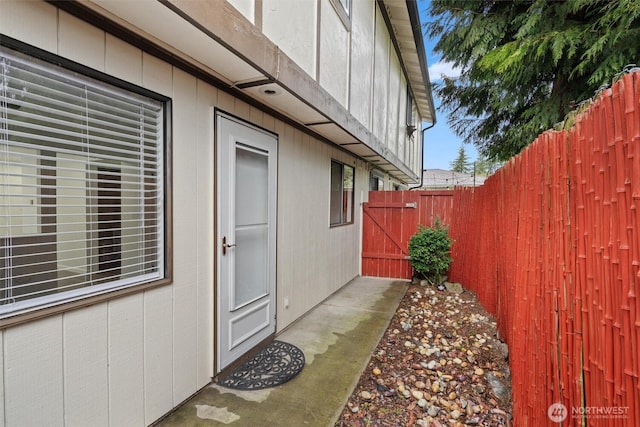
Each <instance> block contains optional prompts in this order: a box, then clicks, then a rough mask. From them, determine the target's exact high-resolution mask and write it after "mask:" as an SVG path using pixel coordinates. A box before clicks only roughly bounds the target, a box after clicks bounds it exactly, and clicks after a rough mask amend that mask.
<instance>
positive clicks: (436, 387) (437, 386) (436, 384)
mask: <svg viewBox="0 0 640 427" xmlns="http://www.w3.org/2000/svg"><path fill="white" fill-rule="evenodd" d="M439 390H440V383H439V382H438V381H434V382H433V384H431V391H432V392H434V393H437V392H438V391H439Z"/></svg>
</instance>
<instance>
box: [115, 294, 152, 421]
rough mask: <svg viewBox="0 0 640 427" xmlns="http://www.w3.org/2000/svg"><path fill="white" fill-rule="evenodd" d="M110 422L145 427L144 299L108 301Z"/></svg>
mask: <svg viewBox="0 0 640 427" xmlns="http://www.w3.org/2000/svg"><path fill="white" fill-rule="evenodd" d="M108 305H109V320H108V323H109V325H108V331H109V350H108V351H109V422H110V425H112V426H139V425H143V424H144V390H143V387H144V355H143V352H144V346H143V338H144V330H143V316H142V309H143V295H142V294H135V295H130V296H127V297H124V298H119V299H115V300H113V301H109V303H108Z"/></svg>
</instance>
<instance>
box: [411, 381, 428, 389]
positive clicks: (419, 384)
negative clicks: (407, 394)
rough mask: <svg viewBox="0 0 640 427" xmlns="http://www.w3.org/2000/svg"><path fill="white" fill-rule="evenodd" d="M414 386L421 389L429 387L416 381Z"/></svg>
mask: <svg viewBox="0 0 640 427" xmlns="http://www.w3.org/2000/svg"><path fill="white" fill-rule="evenodd" d="M414 385H415V387H416V388H421V389H422V388H426V387H427V385H426V384H425V383H424V382H422V381H416V383H415V384H414Z"/></svg>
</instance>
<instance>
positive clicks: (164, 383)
mask: <svg viewBox="0 0 640 427" xmlns="http://www.w3.org/2000/svg"><path fill="white" fill-rule="evenodd" d="M143 309H144V402H145V405H144V421H145V424H150V423H152V422H153V421H155V420H157V419H158V418H160V417H161V416H162V415H163V414H165V413H167V412H168V411H170V410H171V408H172V407H173V353H172V352H171V351H169V349H171V348H172V344H173V317H172V316H171V315H170V313H171V312H172V309H173V307H172V289H171V287H168V286H167V287H162V288H157V289H153V290H151V291H149V292H145V294H144V307H143Z"/></svg>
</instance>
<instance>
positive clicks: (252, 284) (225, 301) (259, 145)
mask: <svg viewBox="0 0 640 427" xmlns="http://www.w3.org/2000/svg"><path fill="white" fill-rule="evenodd" d="M216 123H217V126H216V128H217V135H216V136H217V144H218V147H217V167H218V173H217V182H218V234H217V256H218V281H217V283H218V288H217V336H218V340H217V349H218V350H217V358H216V360H217V362H216V364H217V370H218V372H219V371H220V370H222V369H224V368H225V367H226V366H228V365H229V364H230V363H231V362H233V361H234V360H236V359H237V358H238V357H240V356H242V355H243V354H244V353H246V352H247V351H249V350H251V349H252V348H253V347H254V346H256V345H257V344H258V343H260V342H261V341H262V340H264V339H265V338H267V337H268V336H269V335H271V334H273V333H274V332H275V326H276V325H275V290H276V287H275V286H276V268H275V266H276V179H277V148H278V141H277V138H276V136H274V135H272V134H270V133H267V132H265V131H262V130H260V129H257V128H254V127H251V126H249V125H247V124H244V123H242V122H241V121H239V120H237V119H235V118H233V117H229V116H226V115H223V114H220V113H218V114H217V115H216Z"/></svg>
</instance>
